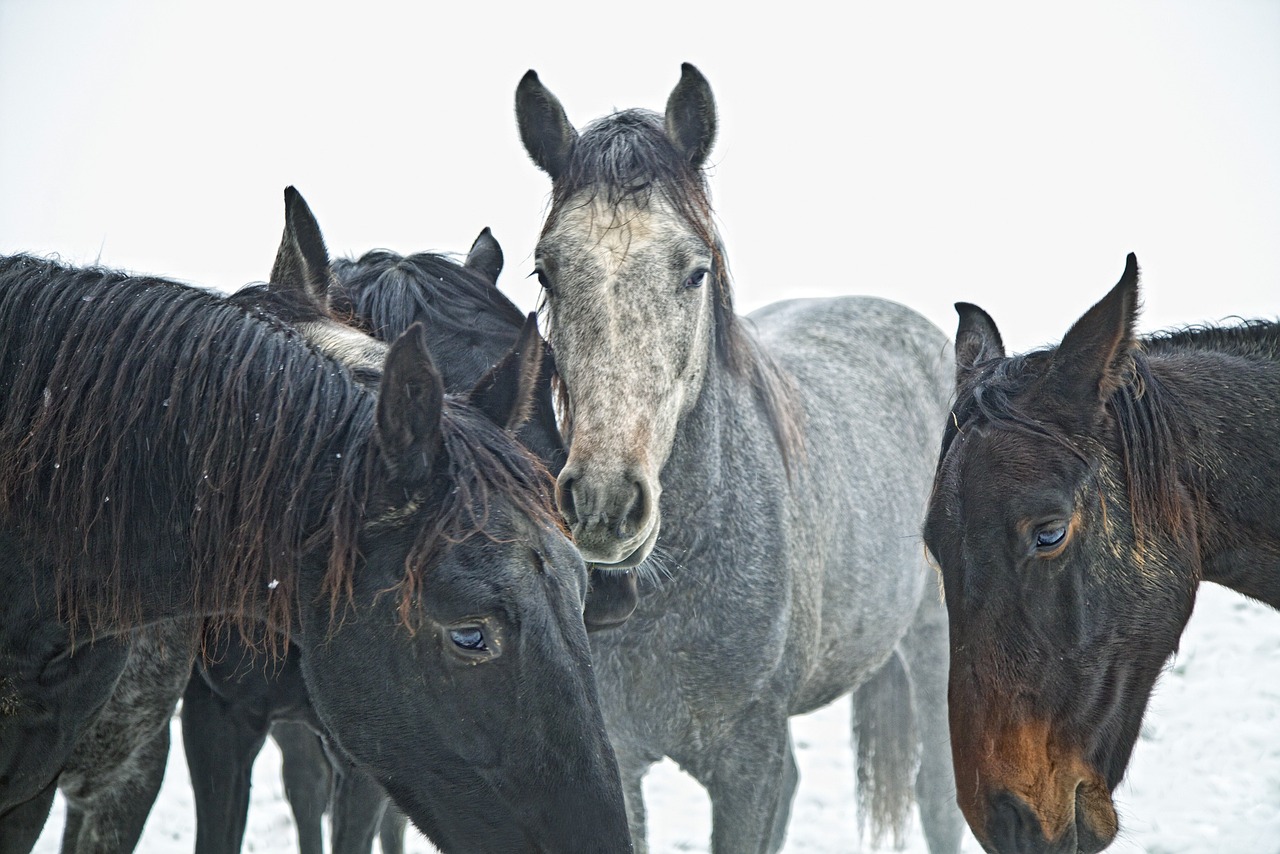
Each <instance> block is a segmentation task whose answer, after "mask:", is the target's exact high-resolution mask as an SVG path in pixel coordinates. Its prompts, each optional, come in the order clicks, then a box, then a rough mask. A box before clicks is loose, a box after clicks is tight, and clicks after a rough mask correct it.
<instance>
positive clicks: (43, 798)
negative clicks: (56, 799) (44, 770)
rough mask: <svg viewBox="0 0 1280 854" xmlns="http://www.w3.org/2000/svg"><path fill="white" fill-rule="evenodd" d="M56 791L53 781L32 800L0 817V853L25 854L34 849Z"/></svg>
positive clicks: (55, 782) (56, 785)
mask: <svg viewBox="0 0 1280 854" xmlns="http://www.w3.org/2000/svg"><path fill="white" fill-rule="evenodd" d="M57 791H58V783H57V781H56V780H55V781H54V782H52V783H50V784H49V785H48V786H45V788H44V790H43V791H41V792H40V793H39V794H37V795H36V796H35V797H34V798H31V799H30V800H28V801H24V802H23V803H20V804H18V805H17V806H15V807H13V808H12V809H10V810H9V811H8V812H6V813H5V814H4V815H0V851H3V852H4V854H27V852H29V851H30V850H31V849H32V848H35V847H36V840H37V839H39V838H40V831H42V830H44V823H45V821H47V820H48V818H49V808H50V807H51V806H53V796H54V794H55V793H56V792H57Z"/></svg>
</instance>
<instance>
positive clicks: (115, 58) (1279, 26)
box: [0, 0, 1280, 350]
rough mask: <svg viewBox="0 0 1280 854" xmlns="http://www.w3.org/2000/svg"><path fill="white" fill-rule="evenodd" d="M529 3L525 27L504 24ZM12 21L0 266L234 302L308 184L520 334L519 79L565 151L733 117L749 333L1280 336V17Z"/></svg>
mask: <svg viewBox="0 0 1280 854" xmlns="http://www.w3.org/2000/svg"><path fill="white" fill-rule="evenodd" d="M512 5H513V6H514V5H515V4H512ZM745 8H746V4H737V3H735V4H729V3H722V4H715V5H714V6H713V5H710V4H699V3H696V2H692V0H685V2H670V0H655V2H646V3H639V4H637V3H631V4H609V3H604V2H600V0H596V2H589V3H566V2H557V0H544V2H540V3H522V4H519V5H518V7H516V8H513V9H507V8H504V4H499V3H475V2H455V3H451V4H448V6H447V7H444V6H443V4H439V3H408V2H405V3H396V4H391V3H376V2H359V3H356V2H350V3H345V4H333V5H325V4H317V3H300V2H219V3H216V4H212V3H199V4H196V3H186V2H143V0H0V252H15V251H32V252H36V253H40V254H49V253H57V254H59V255H60V256H62V257H63V258H65V259H67V260H69V261H73V262H92V261H94V260H95V259H100V260H101V262H102V263H104V264H107V265H109V266H117V267H124V268H127V269H132V270H136V271H145V272H151V273H160V274H165V275H168V276H172V277H175V278H179V279H183V280H187V281H194V282H200V283H203V284H208V285H214V286H218V287H222V288H226V289H233V288H235V287H238V286H239V285H241V284H243V283H245V282H249V281H255V280H260V279H262V278H264V277H265V276H266V274H267V272H268V270H269V268H270V264H271V260H272V257H273V255H274V252H275V248H276V244H277V242H278V240H279V235H280V229H281V226H282V222H283V202H282V201H281V191H282V190H283V188H284V186H285V185H286V184H290V183H292V184H295V185H296V186H297V187H298V188H299V189H300V190H301V191H302V193H303V194H304V195H305V196H306V198H307V200H308V201H309V202H310V204H311V206H312V208H313V210H314V211H315V212H316V215H317V216H318V218H319V219H320V223H321V226H322V227H323V229H324V232H325V235H326V238H327V240H328V243H329V246H330V249H331V251H332V252H333V253H334V254H335V255H338V254H346V255H350V254H358V253H360V252H363V251H365V250H367V249H370V248H373V247H387V248H392V249H396V250H398V251H402V252H410V251H415V250H420V249H437V250H457V251H465V250H466V248H467V247H468V246H469V245H470V243H471V241H472V239H473V238H474V237H475V235H476V234H477V233H478V232H479V230H480V229H481V228H482V227H483V226H485V225H489V226H492V228H493V230H494V233H495V235H496V236H497V237H498V239H499V241H500V242H501V243H502V245H503V248H504V249H505V250H506V257H507V272H506V274H505V275H504V277H503V280H502V284H503V287H504V289H505V290H506V291H507V292H508V293H509V294H511V295H512V296H513V298H515V299H516V301H517V302H518V303H520V304H521V305H523V306H525V307H526V308H531V307H532V305H533V301H534V296H535V288H534V287H533V286H532V285H531V284H530V283H529V282H527V281H526V280H525V279H524V278H523V276H524V275H525V274H526V273H528V272H529V271H530V270H531V269H532V247H533V243H534V240H535V238H536V234H537V230H538V227H539V224H540V221H541V214H542V212H543V210H544V206H545V203H546V199H547V191H548V189H549V183H548V181H547V179H546V177H545V176H543V175H542V174H541V173H540V172H538V171H537V170H536V169H535V168H534V166H533V165H532V164H531V163H530V162H529V161H528V159H527V157H526V156H525V154H524V152H523V149H522V148H521V147H520V143H519V139H518V135H517V132H516V127H515V120H514V117H513V111H512V100H513V94H514V90H515V85H516V83H517V82H518V81H519V79H520V76H521V75H522V74H523V73H524V72H525V70H526V69H528V68H531V67H532V68H535V69H537V71H538V72H539V75H540V76H541V77H542V79H543V81H544V82H545V83H546V84H547V85H548V86H549V87H550V88H551V90H552V91H553V92H555V93H556V94H557V95H558V96H559V97H560V99H561V100H562V101H563V103H564V105H565V107H566V109H567V111H568V114H569V117H570V119H571V120H572V121H574V122H575V123H577V124H578V125H579V126H581V125H582V124H585V123H586V122H587V121H589V120H591V119H593V118H595V117H597V116H599V115H601V114H602V113H605V112H607V111H609V110H611V109H613V108H615V107H617V108H625V107H632V106H645V107H650V108H654V109H661V108H662V106H663V105H664V104H665V102H666V98H667V95H668V93H669V92H670V90H671V87H672V86H674V85H675V83H676V81H677V79H678V78H679V64H680V62H681V61H685V60H687V61H691V62H693V63H694V64H696V65H697V66H698V67H699V68H700V69H701V70H702V71H703V73H704V74H705V75H706V76H707V77H708V79H709V80H710V81H711V85H712V87H713V89H714V91H715V93H716V97H717V101H718V104H719V107H720V138H719V144H717V146H716V148H715V150H714V152H713V155H712V161H713V163H714V164H715V168H714V173H713V177H712V188H713V193H714V201H715V203H716V206H717V209H718V213H719V217H720V221H721V225H722V229H723V231H724V235H725V240H726V243H727V246H728V250H729V256H730V261H731V265H732V269H733V272H734V274H735V277H736V282H737V291H738V301H739V307H740V308H741V309H744V310H746V309H750V308H754V307H758V306H760V305H762V304H764V303H766V302H769V301H772V300H774V299H779V298H783V297H787V296H796V295H814V294H835V293H869V294H876V295H880V296H886V297H890V298H893V299H897V300H899V301H901V302H904V303H906V304H908V305H911V306H913V307H914V308H916V309H917V310H919V311H921V312H922V313H924V314H925V315H926V316H928V317H929V318H931V319H932V320H934V322H936V323H938V324H939V325H940V326H941V327H942V328H943V329H944V330H945V331H946V332H947V333H948V334H950V333H952V332H953V331H954V328H955V315H954V312H953V311H952V308H951V305H952V303H953V302H955V301H956V300H967V301H970V302H976V303H978V304H980V305H982V306H983V307H984V308H986V309H987V310H988V311H990V312H991V314H992V315H993V316H994V317H995V318H996V320H997V322H998V323H999V324H1000V326H1001V329H1002V331H1003V332H1004V335H1005V340H1006V342H1007V343H1008V344H1009V345H1010V346H1011V348H1012V349H1015V350H1020V349H1026V348H1028V347H1030V346H1035V345H1038V344H1041V343H1047V342H1050V341H1055V340H1057V339H1058V338H1059V337H1061V334H1062V333H1063V332H1064V331H1065V330H1066V328H1067V327H1068V326H1069V325H1070V323H1071V322H1072V321H1073V320H1074V319H1075V318H1076V317H1077V316H1078V315H1079V314H1080V313H1081V312H1083V311H1084V310H1085V309H1086V308H1087V307H1088V306H1089V305H1090V304H1091V303H1092V302H1093V301H1095V300H1096V299H1097V298H1099V297H1100V296H1101V295H1102V294H1103V293H1105V291H1106V290H1107V289H1108V288H1109V287H1110V286H1111V285H1112V284H1114V282H1115V281H1116V279H1117V278H1118V277H1119V275H1120V272H1121V270H1122V269H1123V266H1124V256H1125V253H1126V252H1128V251H1130V250H1132V251H1136V252H1137V253H1138V259H1139V262H1140V263H1141V264H1142V266H1143V270H1144V284H1145V297H1146V305H1147V309H1146V314H1145V320H1144V323H1143V328H1144V329H1153V328H1158V327H1163V326H1168V325H1173V324H1185V323H1191V322H1198V321H1205V320H1214V319H1219V318H1223V317H1226V316H1229V315H1243V316H1264V317H1272V318H1274V317H1276V316H1277V315H1280V2H1272V0H1252V2H1245V1H1244V0H1213V2H1092V3H1090V2H1086V3H1081V2H1072V3H1056V4H1049V3H1034V4H1033V3H1025V4H1024V3H990V2H978V3H963V4H958V3H949V4H941V3H938V4H934V3H928V4H921V3H899V2H883V3H875V4H871V3H858V4H836V3H810V2H787V3H771V4H767V5H765V6H761V5H760V4H756V5H755V11H750V12H748V11H746V10H745Z"/></svg>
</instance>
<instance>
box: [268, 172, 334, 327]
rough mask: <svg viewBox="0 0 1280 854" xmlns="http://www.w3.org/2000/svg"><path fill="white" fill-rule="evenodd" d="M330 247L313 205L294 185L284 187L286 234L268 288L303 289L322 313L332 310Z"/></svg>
mask: <svg viewBox="0 0 1280 854" xmlns="http://www.w3.org/2000/svg"><path fill="white" fill-rule="evenodd" d="M331 276H332V274H331V273H330V269H329V250H328V249H326V248H325V245H324V237H322V236H321V234H320V224H319V223H317V222H316V218H315V216H314V215H313V214H312V213H311V208H309V207H307V202H306V200H305V199H303V198H302V194H301V193H299V192H298V191H297V190H296V189H294V188H293V187H285V188H284V236H283V237H282V238H281V239H280V249H279V250H278V251H277V252H276V261H275V263H274V264H273V265H272V266H271V280H270V282H269V283H268V287H270V288H274V289H284V290H295V291H297V292H300V293H301V294H302V295H303V296H304V297H306V298H307V300H308V301H310V302H311V303H312V304H313V305H315V306H316V307H317V308H318V309H319V310H320V311H321V312H323V313H326V314H327V313H328V311H329V285H330V283H331Z"/></svg>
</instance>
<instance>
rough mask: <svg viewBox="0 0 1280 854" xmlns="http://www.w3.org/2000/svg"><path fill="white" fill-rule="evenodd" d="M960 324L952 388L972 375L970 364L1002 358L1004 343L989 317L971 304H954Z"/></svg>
mask: <svg viewBox="0 0 1280 854" xmlns="http://www.w3.org/2000/svg"><path fill="white" fill-rule="evenodd" d="M956 314H958V315H960V324H959V325H958V326H957V327H956V387H957V388H959V387H960V386H961V385H963V384H964V381H965V380H966V379H968V377H969V374H970V373H972V372H973V367H974V365H976V364H978V363H979V362H985V361H987V360H989V359H1003V358H1004V341H1003V340H1002V339H1001V338H1000V330H999V329H996V322H995V321H994V320H992V319H991V315H989V314H987V313H986V312H985V311H983V310H982V309H980V308H978V307H977V306H976V305H974V304H973V303H968V302H958V303H956Z"/></svg>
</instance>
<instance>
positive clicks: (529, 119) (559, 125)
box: [516, 68, 578, 181]
mask: <svg viewBox="0 0 1280 854" xmlns="http://www.w3.org/2000/svg"><path fill="white" fill-rule="evenodd" d="M516 123H517V124H518V125H519V126H520V139H521V141H522V142H524V150H525V151H527V152H529V156H530V157H531V158H533V162H534V163H536V164H537V165H538V168H539V169H541V170H542V171H543V172H546V173H547V174H548V175H550V176H551V180H552V181H555V180H556V179H558V178H559V177H560V176H561V175H563V174H564V170H565V169H566V168H567V167H568V165H569V155H570V154H572V153H573V146H574V144H575V143H576V142H577V141H578V132H577V131H576V130H574V128H573V125H571V124H569V117H568V116H566V115H565V114H564V107H562V106H561V105H560V101H559V100H558V99H557V98H556V96H555V95H552V94H551V91H550V90H549V89H547V87H546V86H543V85H542V81H541V80H539V79H538V74H537V72H536V71H534V70H533V69H532V68H531V69H529V70H528V71H527V72H526V73H525V75H524V77H522V78H521V79H520V85H519V86H517V87H516Z"/></svg>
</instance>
